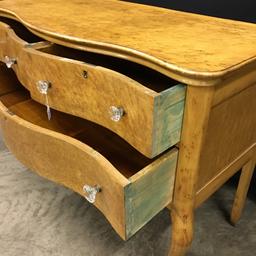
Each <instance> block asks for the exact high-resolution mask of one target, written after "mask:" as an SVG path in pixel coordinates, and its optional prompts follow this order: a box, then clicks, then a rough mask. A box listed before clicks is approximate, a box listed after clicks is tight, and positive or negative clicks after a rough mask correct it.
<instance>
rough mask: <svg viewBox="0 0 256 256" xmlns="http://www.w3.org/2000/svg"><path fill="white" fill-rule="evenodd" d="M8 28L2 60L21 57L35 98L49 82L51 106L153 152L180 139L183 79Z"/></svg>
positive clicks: (18, 67)
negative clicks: (34, 38)
mask: <svg viewBox="0 0 256 256" xmlns="http://www.w3.org/2000/svg"><path fill="white" fill-rule="evenodd" d="M7 34H8V36H7V38H6V47H5V48H3V49H5V50H3V51H4V52H3V53H2V54H1V56H2V60H3V58H4V57H5V56H9V57H10V58H11V59H15V60H16V63H15V64H13V65H12V68H13V69H14V70H15V72H16V74H17V76H18V78H19V80H20V82H21V83H22V84H23V85H24V86H25V87H26V88H27V89H28V90H29V91H30V93H31V97H32V98H33V99H34V100H36V101H38V102H40V103H41V104H45V103H46V97H45V95H42V94H41V93H40V92H39V91H38V87H37V85H38V82H39V81H46V82H48V83H49V85H51V87H50V88H49V90H48V95H47V96H48V102H49V105H50V106H51V108H53V109H56V110H59V111H62V112H65V113H68V114H72V115H75V116H79V117H82V118H85V119H87V120H91V121H93V122H95V123H98V124H100V125H102V126H104V127H106V128H108V129H110V130H111V131H113V132H115V133H117V134H118V135H119V136H121V137H122V138H124V139H125V140H126V141H127V142H128V143H130V144H131V145H132V146H133V147H135V148H136V149H137V150H138V151H140V152H141V153H143V154H144V155H146V156H147V157H149V158H153V157H155V156H157V155H159V154H160V153H162V152H163V151H165V150H166V149H168V148H170V147H171V146H173V145H174V144H176V143H177V142H179V140H180V131H181V125H182V117H183V107H184V98H185V86H184V85H182V84H177V82H176V81H173V80H172V79H170V78H168V77H166V76H164V75H161V74H159V73H158V72H156V71H154V70H151V69H148V68H146V67H143V66H141V65H139V64H135V63H132V62H129V61H126V60H121V59H117V58H114V57H107V56H103V55H99V54H95V53H89V52H81V51H78V50H74V49H73V50H72V49H68V48H65V47H62V46H58V45H54V44H49V43H43V42H41V43H34V44H31V43H30V44H28V43H26V42H25V41H24V40H21V39H20V38H18V37H17V36H16V35H15V33H14V32H12V31H11V30H10V32H8V33H7ZM25 39H26V38H25Z"/></svg>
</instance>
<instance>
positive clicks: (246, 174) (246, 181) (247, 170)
mask: <svg viewBox="0 0 256 256" xmlns="http://www.w3.org/2000/svg"><path fill="white" fill-rule="evenodd" d="M255 148H256V147H255ZM255 163H256V162H255V160H250V161H249V162H247V163H246V164H245V165H244V166H243V168H242V170H241V176H240V179H239V184H238V188H237V191H236V195H235V200H234V204H233V208H232V211H231V217H230V220H231V223H232V224H233V225H235V224H236V223H237V222H238V221H239V219H240V217H241V215H242V211H243V209H244V206H245V201H246V196H247V193H248V189H249V186H250V183H251V179H252V175H253V172H254V167H255Z"/></svg>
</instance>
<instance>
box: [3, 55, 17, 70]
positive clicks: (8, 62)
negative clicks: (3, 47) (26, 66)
mask: <svg viewBox="0 0 256 256" xmlns="http://www.w3.org/2000/svg"><path fill="white" fill-rule="evenodd" d="M4 62H5V64H6V67H7V68H11V67H12V65H14V64H16V63H17V60H16V59H15V58H11V57H9V56H5V57H4Z"/></svg>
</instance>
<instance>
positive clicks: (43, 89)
mask: <svg viewBox="0 0 256 256" xmlns="http://www.w3.org/2000/svg"><path fill="white" fill-rule="evenodd" d="M36 86H37V89H38V91H39V92H40V93H41V94H47V93H48V90H49V88H50V87H51V83H50V82H49V81H45V80H39V81H38V82H37V83H36Z"/></svg>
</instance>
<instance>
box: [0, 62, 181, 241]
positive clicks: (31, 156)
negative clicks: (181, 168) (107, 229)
mask: <svg viewBox="0 0 256 256" xmlns="http://www.w3.org/2000/svg"><path fill="white" fill-rule="evenodd" d="M0 79H1V85H0V95H1V96H0V101H1V103H0V120H1V121H0V123H1V128H2V131H3V137H4V140H5V143H6V145H7V146H8V148H9V149H10V150H11V152H13V154H14V155H15V156H16V157H17V158H18V159H19V160H20V161H21V162H22V163H24V164H25V165H26V166H27V167H29V168H30V169H32V170H34V171H36V172H37V173H38V174H40V175H42V176H44V177H46V178H48V179H50V180H53V181H55V182H58V183H61V184H63V185H65V186H67V187H69V188H71V189H73V190H74V191H76V192H78V193H80V194H81V195H83V196H85V197H86V199H87V200H88V201H89V202H91V203H94V204H95V206H96V207H98V208H99V209H100V210H101V211H102V212H103V214H104V215H105V216H106V218H107V219H108V220H109V222H110V223H111V224H112V226H113V227H114V229H115V230H116V231H117V233H118V234H119V235H120V236H121V237H122V238H123V239H127V238H129V237H130V236H131V235H133V234H134V233H135V232H136V231H137V230H139V229H140V228H141V227H142V226H143V225H144V224H146V223H147V222H148V221H149V220H150V219H151V218H152V217H153V216H154V215H155V214H157V213H158V212H159V211H160V210H162V209H163V208H164V207H165V206H167V205H168V204H169V203H170V202H171V200H172V193H173V191H172V188H173V183H174V177H175V169H176V161H177V153H178V150H177V149H176V148H173V149H171V150H168V151H167V152H166V153H165V154H163V155H161V156H160V157H158V158H157V159H149V158H146V157H145V156H143V155H142V154H141V153H139V152H138V151H136V150H135V149H133V148H132V147H131V146H130V145H129V144H128V143H127V142H125V141H124V140H123V139H121V138H120V137H118V136H117V135H115V134H114V133H113V132H110V131H109V130H107V129H105V128H103V127H101V126H99V125H96V124H94V123H92V122H89V121H86V120H83V119H81V118H78V117H74V116H71V115H68V114H65V113H61V112H58V111H53V112H52V119H51V120H50V121H49V120H48V119H47V116H46V115H45V106H43V105H41V104H39V103H37V102H35V101H34V100H32V99H31V97H30V95H29V93H28V92H27V91H26V90H25V89H24V88H22V85H20V84H19V82H18V81H17V80H16V79H15V74H14V73H13V71H11V70H7V68H6V67H5V66H4V65H3V64H1V65H0Z"/></svg>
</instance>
